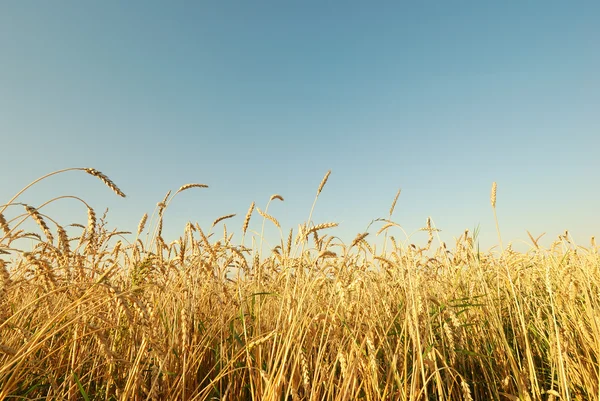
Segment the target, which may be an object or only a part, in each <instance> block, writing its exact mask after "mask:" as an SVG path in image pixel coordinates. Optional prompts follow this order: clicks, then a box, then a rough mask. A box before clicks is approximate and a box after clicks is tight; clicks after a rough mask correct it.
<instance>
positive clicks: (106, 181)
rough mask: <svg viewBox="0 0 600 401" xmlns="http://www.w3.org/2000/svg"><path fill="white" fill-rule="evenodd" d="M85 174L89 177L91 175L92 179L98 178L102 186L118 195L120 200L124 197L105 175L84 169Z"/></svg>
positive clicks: (94, 170) (91, 169)
mask: <svg viewBox="0 0 600 401" xmlns="http://www.w3.org/2000/svg"><path fill="white" fill-rule="evenodd" d="M85 172H86V173H88V174H90V175H93V176H94V177H98V178H99V179H100V180H101V181H102V182H103V183H104V184H106V186H107V187H109V188H110V189H112V190H113V192H114V193H116V194H117V195H119V196H120V197H122V198H124V197H125V194H124V193H123V191H121V190H120V189H119V187H117V185H116V184H115V183H114V182H112V181H111V179H110V178H108V177H107V176H106V175H104V174H102V173H101V172H100V171H98V170H96V169H93V168H86V169H85Z"/></svg>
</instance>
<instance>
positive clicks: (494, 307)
mask: <svg viewBox="0 0 600 401" xmlns="http://www.w3.org/2000/svg"><path fill="white" fill-rule="evenodd" d="M74 170H77V169H74ZM78 170H81V173H82V174H85V173H87V174H89V175H91V176H93V177H95V178H96V179H100V180H102V181H103V182H104V184H106V186H107V187H108V188H109V189H111V190H113V191H114V192H115V193H116V195H119V196H124V194H123V192H121V190H120V189H119V187H118V186H117V185H116V184H115V183H113V182H112V181H111V180H110V179H109V178H108V177H107V176H105V175H104V174H102V173H101V172H99V171H97V170H94V169H78ZM57 173H60V172H56V173H52V174H57ZM52 174H50V175H48V176H46V177H43V178H42V179H46V178H48V177H49V176H51V175H52ZM328 176H329V175H328V174H327V175H326V176H325V177H324V179H323V181H322V182H321V185H320V186H319V187H318V190H317V193H316V197H315V202H316V201H317V198H318V196H319V194H320V193H321V191H322V190H324V187H325V186H326V183H327V179H328ZM93 177H90V179H94V178H93ZM32 185H35V182H34V183H32ZM194 187H204V186H203V185H202V184H189V185H185V186H183V187H181V188H180V189H179V190H178V191H177V192H176V193H174V194H168V195H167V196H166V197H165V198H164V199H163V200H162V201H161V202H159V203H158V205H157V208H156V210H155V213H154V214H153V215H152V216H150V217H148V216H147V215H144V216H143V218H142V221H140V224H139V227H137V229H136V230H134V231H133V232H132V233H131V234H128V235H125V234H123V233H121V232H117V231H111V230H108V229H107V228H106V227H107V225H106V224H105V223H106V222H105V221H104V219H103V218H101V217H99V216H97V215H96V212H95V211H94V210H93V209H92V208H90V207H88V219H87V222H82V224H81V225H79V224H76V225H72V226H70V227H63V226H61V225H60V222H56V221H54V220H53V219H52V216H47V215H45V214H44V210H43V207H42V206H39V207H37V208H36V207H33V206H30V205H23V204H21V203H19V202H20V195H21V194H18V195H17V196H15V197H14V198H13V199H11V200H9V201H8V203H7V204H5V205H2V206H0V253H1V255H0V399H57V400H59V399H68V400H75V399H84V400H101V399H102V400H105V399H106V400H111V399H113V400H117V399H123V400H146V399H148V400H163V399H173V400H597V399H600V304H599V303H600V288H599V285H600V257H599V256H598V247H597V246H596V244H595V242H594V239H593V238H592V241H591V245H589V246H587V247H582V246H578V245H576V244H574V243H573V241H572V239H571V237H570V236H569V233H568V232H565V234H564V235H561V236H560V238H558V239H557V240H556V241H555V242H554V244H553V245H552V246H551V247H550V248H549V249H543V248H541V247H540V246H539V245H538V242H537V239H535V238H533V237H532V238H531V241H532V242H531V249H530V251H528V252H526V253H518V252H515V251H513V250H511V249H510V247H509V246H507V247H506V248H504V249H503V246H502V241H501V239H500V238H499V246H498V247H496V248H495V249H494V250H493V251H490V252H487V253H484V252H480V251H478V249H477V246H476V240H475V239H474V238H473V236H472V233H469V232H468V231H467V232H464V233H463V234H462V235H461V236H460V238H458V240H457V241H456V243H455V244H450V245H448V246H447V245H446V244H443V243H439V242H437V241H435V237H436V228H435V227H433V225H432V224H431V222H429V221H428V222H427V224H426V225H425V226H424V227H423V229H422V230H423V231H426V232H428V233H429V238H430V240H429V241H428V242H427V243H425V244H410V243H406V242H402V241H400V240H399V239H397V238H394V236H393V235H392V232H394V233H397V232H399V231H397V230H396V231H392V230H393V229H396V228H397V227H396V226H397V223H395V222H394V221H393V212H394V205H395V203H396V200H397V198H398V196H396V198H395V199H393V203H392V206H391V209H390V210H389V216H388V217H387V218H386V219H380V220H379V221H376V222H375V224H374V225H373V227H374V228H373V230H372V232H370V233H368V235H367V233H359V234H358V235H357V236H356V238H355V239H354V241H352V242H351V243H348V244H342V243H340V242H339V240H337V239H336V237H335V227H336V225H337V224H336V223H334V222H313V221H311V218H310V217H309V219H308V221H307V222H305V223H303V224H301V225H299V226H298V227H297V228H294V229H293V230H291V231H289V232H288V231H284V234H283V235H282V238H281V242H280V244H279V245H278V246H276V247H275V248H274V249H272V250H270V251H269V253H268V254H264V255H260V254H259V251H258V250H257V249H249V248H247V247H245V246H244V236H245V235H246V234H247V230H248V224H249V222H250V220H251V219H262V222H263V223H262V224H263V227H264V225H265V224H272V225H275V226H278V227H279V225H280V224H279V222H278V220H277V218H276V216H272V215H270V214H269V210H268V209H269V203H270V202H281V201H283V198H282V197H281V196H280V195H273V196H271V197H270V199H269V200H268V202H265V207H264V208H263V207H262V206H261V205H255V204H254V203H253V204H252V205H251V207H250V208H249V210H248V212H247V215H246V217H245V220H244V224H243V226H242V227H239V228H238V229H237V230H232V231H230V227H228V226H227V222H228V219H229V218H230V217H232V215H228V216H222V217H219V218H217V219H216V220H215V221H214V223H213V225H212V227H200V226H199V225H197V224H193V223H192V222H190V223H188V225H187V227H186V229H185V232H183V233H181V236H180V237H179V238H178V239H176V240H175V241H173V242H170V243H167V242H166V240H164V239H163V237H162V224H163V214H164V211H165V210H166V209H167V208H168V206H169V202H170V201H171V200H172V199H173V197H174V196H177V194H178V193H179V192H181V191H187V190H193V189H194ZM26 189H28V187H26V188H25V189H24V190H26ZM398 195H399V193H398ZM81 201H82V202H83V200H81ZM390 201H392V200H391V199H390ZM313 208H314V205H313ZM495 208H496V185H495V184H494V185H493V190H492V196H491V210H490V213H492V212H493V213H495ZM311 215H312V212H311ZM26 222H29V223H31V222H35V224H36V227H37V230H36V232H25V231H23V229H22V226H23V225H24V224H25V223H26ZM83 223H84V224H83ZM233 232H236V238H239V241H238V243H233V241H232V235H231V233H233ZM73 233H75V234H73ZM23 238H28V239H30V241H25V243H28V244H31V243H32V241H33V243H34V246H33V247H31V246H30V247H29V249H26V250H24V249H20V248H21V247H20V246H17V245H16V244H21V243H23V242H22V241H20V239H21V240H22V239H23ZM371 238H384V239H385V245H384V247H378V248H375V247H374V246H373V243H372V242H369V240H370V239H371ZM126 239H127V240H126ZM246 242H247V241H246ZM435 243H439V246H434V244H435Z"/></svg>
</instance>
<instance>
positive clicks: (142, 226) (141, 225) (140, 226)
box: [137, 213, 148, 236]
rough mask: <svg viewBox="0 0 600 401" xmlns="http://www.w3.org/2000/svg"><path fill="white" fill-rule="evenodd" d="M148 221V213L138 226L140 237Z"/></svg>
mask: <svg viewBox="0 0 600 401" xmlns="http://www.w3.org/2000/svg"><path fill="white" fill-rule="evenodd" d="M146 220H148V213H144V215H143V216H142V219H141V220H140V223H139V224H138V228H137V235H138V236H139V235H140V234H141V233H142V231H144V227H146Z"/></svg>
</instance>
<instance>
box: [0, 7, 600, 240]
mask: <svg viewBox="0 0 600 401" xmlns="http://www.w3.org/2000/svg"><path fill="white" fill-rule="evenodd" d="M417 3H418V4H417ZM598 21H600V3H599V2H597V1H588V2H584V1H581V2H565V1H530V2H517V1H507V2H500V1H453V2H410V3H409V2H385V3H384V2H379V3H376V2H353V1H338V2H334V1H298V2H288V1H255V2H249V1H238V2H233V1H221V2H200V1H198V2H181V1H178V2H150V1H103V2H90V1H87V2H83V1H57V2H42V1H5V2H3V3H2V5H0V51H1V53H0V60H1V61H0V135H1V136H0V144H1V149H2V157H1V158H0V168H1V170H0V171H1V172H2V176H1V182H0V200H1V201H2V202H6V201H8V200H9V199H10V198H11V197H12V195H13V194H14V193H16V192H17V191H18V190H19V189H20V188H22V187H23V186H25V185H26V184H27V183H29V182H30V181H32V180H33V179H35V178H37V177H39V176H41V175H43V174H45V173H48V172H50V171H53V170H56V169H61V168H65V167H88V166H89V167H94V168H96V169H98V170H100V171H102V172H104V173H105V174H107V175H108V176H109V177H111V179H112V180H114V181H115V182H116V183H117V184H118V185H119V186H120V187H121V189H122V190H123V191H124V192H125V193H126V194H127V195H128V197H127V198H126V199H121V198H118V197H116V196H115V195H114V194H113V193H112V192H110V191H109V190H107V189H106V188H105V187H104V186H103V185H102V183H101V182H100V181H98V180H96V179H94V178H93V177H90V176H87V175H85V174H80V173H68V174H65V175H64V176H57V177H53V178H51V179H49V180H48V181H47V182H46V183H45V184H43V185H39V186H38V187H36V188H34V189H33V190H31V191H30V192H27V193H26V194H25V195H24V196H23V197H22V198H21V201H22V202H26V203H30V204H32V205H34V206H37V205H39V204H41V203H42V202H43V201H45V200H47V199H50V198H52V197H54V196H58V195H79V196H81V197H83V198H84V199H86V200H87V201H89V203H91V204H92V205H93V206H94V207H95V208H97V209H98V210H99V211H101V210H103V209H104V208H105V207H109V208H110V213H109V222H110V223H111V224H112V225H114V226H118V227H119V228H122V229H127V230H131V231H135V228H136V226H137V223H138V221H139V218H140V217H141V215H142V214H143V213H144V212H148V213H149V214H151V213H152V210H153V209H154V207H155V205H156V203H157V202H159V201H160V200H161V199H162V197H163V196H164V194H165V193H166V191H167V190H169V189H173V190H176V189H177V188H178V187H179V186H180V185H182V184H185V183H188V182H199V183H205V184H208V185H210V188H209V189H202V190H192V191H189V192H184V193H182V194H181V196H180V197H179V198H176V199H175V201H174V202H173V203H172V205H171V207H170V209H169V210H168V212H167V214H166V223H165V230H166V234H167V237H169V238H168V239H175V236H176V235H179V234H181V233H182V229H183V227H184V225H185V222H186V221H187V220H191V221H193V222H195V221H198V222H199V223H200V224H201V225H203V226H205V227H206V228H208V227H209V226H210V223H211V222H212V221H213V219H215V218H216V217H218V216H221V215H224V214H229V213H237V214H238V216H237V217H236V218H235V219H234V220H231V221H229V223H228V226H230V230H232V231H237V232H238V233H239V231H240V227H241V225H242V220H243V217H244V215H245V213H246V211H247V209H248V206H249V205H250V203H251V202H252V201H256V202H257V205H258V206H259V207H261V208H263V209H264V205H265V204H266V202H267V201H268V199H269V196H270V195H272V194H275V193H279V194H281V195H282V196H283V197H284V198H285V202H283V203H274V204H273V205H272V207H271V209H270V211H271V213H272V214H273V215H274V216H276V217H277V218H278V219H279V220H280V221H281V222H282V224H283V226H284V232H285V230H287V229H289V228H290V227H297V224H298V223H300V222H302V221H304V220H305V219H306V218H307V217H308V213H309V210H310V207H311V204H312V200H313V198H314V194H315V191H316V188H317V186H318V184H319V182H320V181H321V178H322V177H323V175H324V174H325V172H326V171H327V170H329V169H331V170H332V175H331V177H330V180H329V183H328V184H327V186H326V187H325V190H324V191H323V193H322V195H321V197H320V199H319V202H318V204H317V209H316V211H315V213H314V221H315V222H316V223H321V222H324V221H336V222H339V223H341V226H340V228H339V229H338V230H337V231H336V233H337V234H338V235H340V236H341V237H342V238H343V239H344V240H346V241H349V240H351V239H352V238H353V237H354V235H355V234H356V233H358V232H362V231H363V230H364V229H365V228H366V226H367V224H368V223H369V222H370V221H371V219H373V218H377V217H384V216H386V215H387V212H388V209H389V206H390V203H391V201H392V199H393V197H394V195H395V193H396V190H397V189H398V188H402V195H401V197H400V199H399V202H398V205H397V207H396V213H395V220H396V221H397V222H398V223H400V224H401V225H402V226H403V227H404V228H405V229H406V230H407V231H408V232H412V231H414V230H416V229H418V228H419V227H422V226H423V225H424V223H425V220H426V219H427V217H428V216H431V217H432V218H433V220H434V222H435V223H436V225H437V226H438V227H439V228H441V229H442V230H443V232H442V233H441V234H442V238H443V239H446V240H448V239H450V240H451V239H452V237H453V236H458V235H460V234H461V232H462V231H463V230H464V229H465V228H470V229H472V228H473V227H474V226H475V225H477V224H479V225H480V227H481V241H482V242H481V243H482V246H484V247H489V246H492V245H494V244H496V243H497V241H496V234H495V226H494V223H493V215H492V211H491V207H490V202H489V196H490V187H491V183H492V182H493V181H497V182H498V217H499V219H500V228H501V230H502V233H503V237H504V241H505V242H508V240H511V239H512V240H519V239H527V235H526V232H525V230H526V229H529V230H530V231H531V232H532V233H534V234H540V233H542V232H547V233H548V234H547V237H546V238H547V242H548V243H549V242H551V240H553V239H554V238H555V237H556V235H558V234H559V233H561V232H562V231H564V230H565V229H569V230H570V232H571V233H572V234H573V236H574V238H575V239H576V240H577V241H579V242H581V243H582V244H585V245H587V244H589V238H590V236H591V235H594V234H596V235H597V234H600V214H599V213H598V205H599V204H600V202H599V199H600V185H598V178H599V177H598V172H599V171H600V146H599V145H600V75H599V74H598V71H600V51H599V49H600V48H599V45H600V24H599V23H598ZM2 202H0V203H2ZM10 210H11V212H10V213H9V214H14V213H16V212H17V211H18V212H21V210H20V209H19V210H16V209H10ZM44 211H46V212H47V213H48V214H50V215H51V216H53V217H56V218H57V219H58V220H59V221H60V222H62V223H64V224H67V223H71V222H85V219H86V213H85V209H84V208H83V207H81V206H80V205H78V204H77V203H76V202H73V201H70V200H66V201H63V202H61V203H58V204H56V205H54V206H53V207H50V208H47V209H45V210H44ZM257 217H258V216H255V220H254V223H255V224H252V225H251V227H252V228H253V229H256V230H258V231H260V224H258V223H259V222H260V220H259V219H258V218H257ZM276 234H277V231H276V230H274V229H272V228H271V226H269V225H267V235H268V236H269V238H275V237H277V235H276ZM373 235H374V233H373ZM396 236H398V237H401V235H400V233H399V232H397V233H396ZM237 238H238V239H239V237H237ZM425 240H426V234H424V233H420V234H418V235H417V236H416V237H415V241H416V242H423V243H424V242H425ZM451 242H452V241H451Z"/></svg>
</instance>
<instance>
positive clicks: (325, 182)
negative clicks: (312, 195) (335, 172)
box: [317, 170, 331, 196]
mask: <svg viewBox="0 0 600 401" xmlns="http://www.w3.org/2000/svg"><path fill="white" fill-rule="evenodd" d="M330 175H331V170H329V171H328V172H327V173H326V174H325V177H323V179H322V180H321V183H320V184H319V189H317V196H319V194H320V193H321V191H322V190H323V187H324V186H325V184H327V180H328V179H329V176H330Z"/></svg>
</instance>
